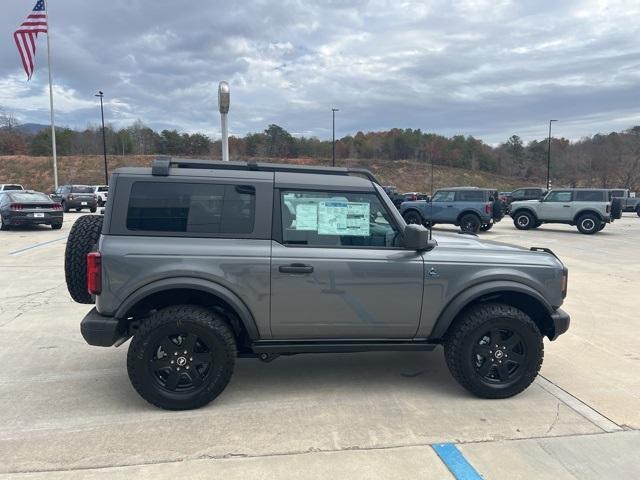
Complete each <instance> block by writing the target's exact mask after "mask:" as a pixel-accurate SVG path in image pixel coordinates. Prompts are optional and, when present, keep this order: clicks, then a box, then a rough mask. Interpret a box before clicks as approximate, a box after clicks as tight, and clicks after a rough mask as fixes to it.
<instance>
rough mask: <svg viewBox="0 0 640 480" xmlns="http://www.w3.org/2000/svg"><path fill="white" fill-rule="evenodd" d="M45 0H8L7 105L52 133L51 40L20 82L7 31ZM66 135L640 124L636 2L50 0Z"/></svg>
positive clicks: (3, 78) (486, 134) (582, 129)
mask: <svg viewBox="0 0 640 480" xmlns="http://www.w3.org/2000/svg"><path fill="white" fill-rule="evenodd" d="M34 4H35V0H2V7H1V8H2V15H1V16H0V31H2V38H3V39H4V40H3V41H1V42H0V106H3V107H4V108H5V109H6V110H9V111H11V112H13V113H14V114H15V116H16V117H17V118H18V119H19V120H21V121H23V122H38V123H47V122H48V96H47V95H48V94H47V72H46V40H45V37H44V36H42V35H41V37H40V39H39V43H38V63H39V66H38V67H37V68H36V73H35V75H34V78H33V79H32V80H31V81H30V82H27V81H26V76H25V73H24V71H23V69H22V66H21V63H20V60H19V57H18V53H17V50H16V48H15V45H14V43H13V38H12V32H13V30H15V28H16V27H17V26H18V25H19V24H20V23H21V22H22V21H23V19H24V17H25V16H26V14H27V13H28V11H29V10H30V9H31V8H32V7H33V5H34ZM49 11H50V28H51V34H52V35H51V44H52V59H53V74H54V84H55V103H56V110H57V112H56V113H57V114H56V118H57V123H58V124H60V125H66V126H70V127H79V128H81V127H84V126H86V125H87V124H89V123H96V122H97V121H98V120H99V107H98V106H97V105H98V104H97V103H96V100H97V99H96V98H94V96H93V95H94V93H95V92H96V91H97V90H103V91H104V92H105V95H106V97H105V98H106V111H105V116H106V120H107V121H108V122H111V123H113V124H114V125H115V126H125V125H128V124H130V123H131V122H133V121H134V120H136V119H141V120H142V121H144V122H145V123H147V124H149V125H150V126H152V127H153V128H156V129H163V128H176V129H178V130H183V131H188V132H194V131H201V132H205V133H207V134H209V135H211V136H212V137H216V136H218V135H219V117H218V115H217V104H216V102H217V99H216V89H217V83H218V81H220V80H228V81H229V83H230V84H231V89H232V90H231V91H232V104H231V112H230V130H231V133H233V134H238V135H243V134H245V133H247V132H251V131H261V130H263V129H264V128H265V127H266V126H267V125H268V124H270V123H277V124H279V125H281V126H282V127H284V128H286V129H287V130H289V131H290V132H292V133H295V134H301V135H315V136H318V137H320V138H329V137H330V136H331V107H336V108H339V109H340V111H339V112H338V113H337V116H336V131H337V135H338V136H342V135H346V134H353V133H355V132H357V131H358V130H363V131H369V130H383V129H388V128H391V127H402V128H406V127H411V128H421V129H423V130H426V131H433V132H437V133H441V134H444V135H454V134H463V135H473V136H476V137H479V138H482V139H484V140H485V141H487V142H490V143H497V142H501V141H504V140H505V139H506V138H507V137H509V136H510V135H512V134H514V133H515V134H518V135H520V136H521V137H523V138H525V139H527V140H529V139H533V138H542V137H544V136H546V129H547V125H548V124H547V122H548V119H549V118H555V119H558V120H559V122H558V123H557V124H555V125H554V134H555V135H557V136H565V137H567V138H571V139H577V138H580V137H581V136H584V135H590V134H593V133H597V132H609V131H613V130H621V129H625V128H628V127H630V126H632V125H640V90H639V87H640V1H638V0H627V1H618V0H610V1H602V0H552V1H549V0H531V1H525V0H513V1H509V0H461V1H451V2H448V1H429V0H424V1H403V0H396V1H359V0H331V1H321V0H314V1H311V0H298V1H287V0H278V1H235V0H227V1H225V2H220V1H217V0H214V1H203V2H193V1H185V0H182V1H180V0H154V1H151V0H109V1H104V2H93V1H91V2H89V1H87V0H49Z"/></svg>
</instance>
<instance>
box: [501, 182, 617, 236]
mask: <svg viewBox="0 0 640 480" xmlns="http://www.w3.org/2000/svg"><path fill="white" fill-rule="evenodd" d="M621 215H622V207H621V202H620V199H618V198H615V197H613V198H611V199H610V198H609V192H608V190H606V189H598V188H562V189H558V190H550V191H549V193H547V195H546V196H545V197H544V198H543V199H541V200H525V201H522V202H513V203H512V204H511V218H513V224H514V226H515V227H516V228H517V229H518V230H530V229H533V228H538V227H539V226H540V225H542V224H543V223H564V224H566V225H575V226H576V227H577V228H578V231H579V232H580V233H584V234H587V235H590V234H594V233H597V232H599V231H601V230H602V229H603V228H604V227H605V225H606V224H607V223H611V222H613V221H614V220H617V219H619V218H620V216H621Z"/></svg>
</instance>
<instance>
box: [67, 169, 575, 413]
mask: <svg viewBox="0 0 640 480" xmlns="http://www.w3.org/2000/svg"><path fill="white" fill-rule="evenodd" d="M110 189H111V191H110V193H111V195H110V200H109V202H107V206H106V210H105V213H104V216H100V215H87V216H84V217H80V218H79V219H78V220H77V221H76V223H75V224H74V225H73V228H72V230H71V232H70V235H69V239H68V242H67V247H66V253H65V273H66V278H67V285H68V289H69V292H70V294H71V296H72V297H73V299H74V300H76V301H77V302H80V303H87V304H93V303H95V307H94V308H93V309H92V310H91V311H90V312H89V313H88V314H87V315H86V316H85V318H84V319H83V320H82V323H81V325H80V329H81V332H82V335H83V337H84V339H85V340H86V341H87V343H89V344H91V345H98V346H103V347H108V346H113V345H115V346H119V345H122V344H123V343H124V342H125V341H127V340H128V339H129V338H131V343H130V344H129V351H128V355H127V369H128V373H129V378H130V380H131V383H132V384H133V387H134V388H135V389H136V391H137V392H138V393H139V394H140V395H141V396H142V397H143V398H144V399H146V400H147V401H149V402H150V403H152V404H154V405H157V406H159V407H162V408H166V409H174V410H182V409H192V408H197V407H200V406H203V405H205V404H207V403H208V402H210V401H211V400H213V399H214V398H215V397H217V396H218V395H219V394H220V393H221V392H222V391H223V390H224V388H225V387H226V385H227V383H228V382H229V380H230V378H231V375H232V373H233V370H234V365H235V362H236V358H238V357H256V358H258V359H260V360H263V361H271V360H273V359H274V358H276V357H278V356H279V355H292V354H299V353H329V352H362V351H375V350H403V351H416V350H433V349H434V348H436V347H437V346H438V345H444V349H445V358H446V362H447V365H448V366H449V369H450V371H451V373H452V374H453V376H454V377H455V379H456V380H457V381H458V382H459V383H460V384H461V385H462V386H463V387H465V388H466V389H467V390H469V391H470V392H472V393H474V394H475V395H478V396H481V397H485V398H505V397H510V396H513V395H516V394H517V393H519V392H521V391H523V390H524V389H525V388H527V386H528V385H529V384H531V382H532V381H533V380H534V379H535V377H536V375H537V373H538V371H539V369H540V366H541V364H542V358H543V342H542V340H543V337H547V338H549V339H550V340H555V339H556V338H557V337H558V336H559V335H561V334H562V333H564V332H565V331H566V330H567V329H568V327H569V316H568V315H567V314H566V313H565V312H564V311H562V310H561V309H560V305H562V302H563V299H564V298H565V295H566V293H567V269H566V267H565V266H564V265H563V264H562V262H561V261H560V260H559V259H558V258H557V257H556V256H555V255H554V254H553V253H552V252H551V251H550V250H546V249H542V248H532V249H531V250H526V249H521V248H516V247H510V246H506V245H499V244H496V243H489V242H481V241H479V240H478V239H477V238H476V237H470V236H465V235H459V234H450V235H448V236H447V235H443V236H441V237H438V238H431V237H430V235H429V231H428V230H427V229H426V228H425V227H424V226H422V225H407V224H406V223H405V222H404V220H403V218H402V216H401V215H400V214H399V212H398V211H397V210H396V208H394V205H393V203H392V202H391V200H390V199H389V197H388V196H387V195H386V194H385V192H384V190H383V189H382V188H381V187H380V183H379V182H378V181H377V180H376V179H375V177H374V176H373V175H372V174H371V173H370V172H368V171H365V170H355V169H344V168H320V167H303V166H290V165H275V164H262V163H241V162H212V161H205V160H174V159H167V158H160V159H157V160H156V161H155V162H154V164H153V167H152V168H121V169H118V170H116V171H115V172H114V173H113V175H112V177H111V182H110Z"/></svg>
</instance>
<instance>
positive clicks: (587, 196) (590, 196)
mask: <svg viewBox="0 0 640 480" xmlns="http://www.w3.org/2000/svg"><path fill="white" fill-rule="evenodd" d="M606 200H607V198H606V193H605V192H603V191H601V190H579V191H577V192H576V195H575V201H576V202H605V201H606Z"/></svg>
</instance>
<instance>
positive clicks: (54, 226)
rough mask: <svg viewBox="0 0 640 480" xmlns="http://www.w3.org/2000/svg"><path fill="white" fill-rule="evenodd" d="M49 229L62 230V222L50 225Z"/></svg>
mask: <svg viewBox="0 0 640 480" xmlns="http://www.w3.org/2000/svg"><path fill="white" fill-rule="evenodd" d="M51 228H52V229H54V230H60V229H61V228H62V222H60V223H52V224H51Z"/></svg>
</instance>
